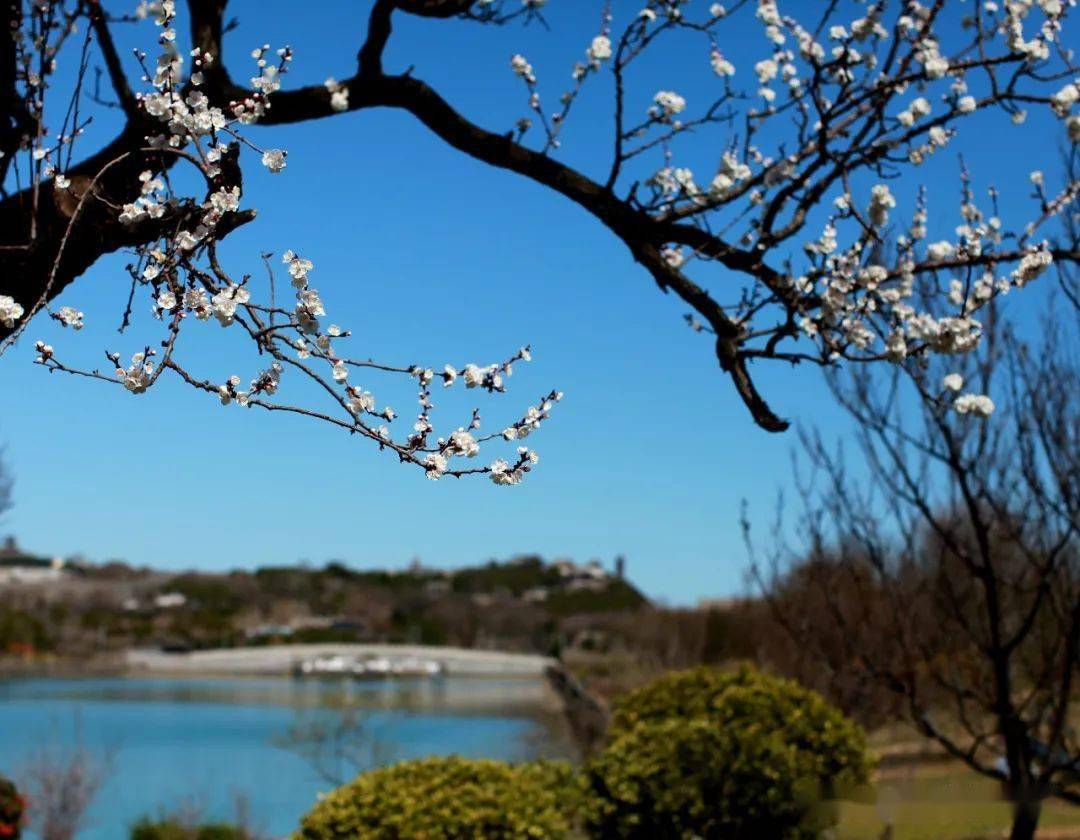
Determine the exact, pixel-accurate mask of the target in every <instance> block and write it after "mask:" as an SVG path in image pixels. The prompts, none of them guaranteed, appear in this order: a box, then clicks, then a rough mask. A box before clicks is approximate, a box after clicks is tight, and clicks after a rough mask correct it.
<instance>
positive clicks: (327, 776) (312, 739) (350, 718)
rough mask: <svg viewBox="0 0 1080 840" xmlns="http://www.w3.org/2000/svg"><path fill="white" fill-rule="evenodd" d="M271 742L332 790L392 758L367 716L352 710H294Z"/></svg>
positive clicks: (350, 708)
mask: <svg viewBox="0 0 1080 840" xmlns="http://www.w3.org/2000/svg"><path fill="white" fill-rule="evenodd" d="M274 742H275V744H276V745H277V746H279V747H281V748H282V749H286V750H289V751H291V752H294V753H296V754H297V755H299V756H300V757H301V758H303V759H304V760H305V761H306V762H307V763H308V764H309V765H310V766H311V768H312V769H313V770H314V771H315V773H316V774H318V776H319V778H320V779H322V780H323V781H326V782H329V783H330V784H332V785H333V786H334V787H340V786H341V785H343V784H345V783H346V782H348V781H350V780H351V779H353V778H354V777H355V776H356V775H357V774H358V773H361V772H363V771H364V770H369V769H371V768H372V767H378V766H380V765H383V764H387V763H388V762H389V761H390V760H392V759H393V754H394V753H393V746H392V745H391V744H390V743H389V741H388V740H387V739H386V738H385V736H383V735H381V734H380V733H379V731H378V726H376V725H373V723H372V719H371V714H370V713H368V712H365V711H364V710H362V709H357V708H354V707H348V708H343V709H338V710H329V709H315V710H297V712H296V716H295V720H294V721H293V723H292V725H291V726H290V727H289V728H288V729H287V730H286V731H285V732H283V733H281V735H280V736H278V737H276V738H275V741H274Z"/></svg>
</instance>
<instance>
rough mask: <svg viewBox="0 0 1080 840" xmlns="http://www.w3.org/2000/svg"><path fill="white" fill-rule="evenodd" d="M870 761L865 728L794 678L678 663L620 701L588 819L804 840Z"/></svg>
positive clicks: (629, 828) (593, 825) (615, 831)
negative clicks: (671, 671) (674, 670)
mask: <svg viewBox="0 0 1080 840" xmlns="http://www.w3.org/2000/svg"><path fill="white" fill-rule="evenodd" d="M870 768H871V762H870V759H869V756H868V754H867V751H866V736H865V734H864V733H863V732H862V730H861V729H860V728H859V727H858V726H856V725H855V724H854V723H852V722H851V721H849V720H847V719H846V718H844V716H843V715H842V714H841V713H840V712H839V711H838V710H836V709H835V708H833V707H832V706H830V705H829V704H828V703H826V702H825V700H823V699H822V698H821V697H820V696H819V695H817V694H816V693H814V692H812V691H809V690H808V689H805V688H803V687H802V686H800V685H798V684H797V683H794V682H791V681H789V680H783V679H779V678H776V677H771V676H768V675H766V674H762V673H761V672H759V671H756V670H754V669H752V668H742V669H740V670H738V671H734V672H730V673H724V672H720V671H716V670H714V669H707V668H701V669H696V670H692V671H685V672H679V673H674V674H671V675H669V676H666V677H663V678H661V679H659V680H657V681H655V682H653V683H651V684H649V685H647V686H645V687H643V688H641V689H638V690H637V691H634V692H631V693H630V694H628V695H626V696H625V697H624V698H623V699H622V700H621V701H619V702H618V703H617V704H616V707H615V710H614V714H613V719H612V727H611V730H610V734H609V742H608V744H607V746H606V748H605V749H604V750H603V752H602V753H601V754H600V755H599V756H598V757H596V758H595V759H594V760H593V761H591V762H590V763H589V765H588V767H587V770H586V773H587V776H588V785H589V789H590V793H591V796H590V807H589V809H588V812H589V813H588V822H589V826H590V829H591V830H592V832H593V833H594V834H596V835H597V836H600V837H630V838H639V837H640V838H645V837H649V838H684V837H702V838H725V840H727V839H728V838H730V839H731V840H741V838H758V837H770V838H778V840H779V839H780V838H783V840H796V839H798V840H802V838H812V837H816V836H818V834H820V833H821V831H822V830H823V829H825V828H827V827H828V826H830V825H833V824H834V823H835V819H836V814H835V808H834V807H833V806H831V805H830V804H829V803H828V800H832V799H834V798H835V797H837V796H842V795H844V794H846V793H851V792H853V791H854V790H855V789H856V788H857V787H858V786H860V785H864V784H865V783H866V782H867V781H868V777H869V772H870Z"/></svg>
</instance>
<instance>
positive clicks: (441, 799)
mask: <svg viewBox="0 0 1080 840" xmlns="http://www.w3.org/2000/svg"><path fill="white" fill-rule="evenodd" d="M580 801H581V791H580V782H579V781H578V779H577V777H576V774H575V773H574V771H573V770H572V768H571V767H570V766H569V765H567V764H563V763H558V762H533V763H528V764H519V765H512V764H506V763H504V762H499V761H486V760H469V759H464V758H458V757H450V758H426V759H421V760H417V761H405V762H402V763H400V764H395V765H393V766H391V767H385V768H382V769H379V770H373V771H371V772H368V773H364V774H362V775H360V776H359V777H358V778H357V779H355V780H354V781H353V782H351V783H349V784H347V785H345V786H343V787H340V788H338V789H337V790H335V791H334V792H333V793H331V794H330V795H329V796H327V797H326V798H325V799H323V800H322V801H321V802H320V803H319V804H318V805H316V806H315V808H314V809H312V811H311V812H310V813H308V814H307V816H305V817H304V818H303V820H302V821H301V823H300V831H299V833H298V834H297V835H296V837H297V838H303V840H342V839H343V838H349V840H376V838H378V840H390V838H393V840H409V839H410V838H417V840H419V838H423V840H458V838H470V839H471V838H485V840H486V839H487V838H491V840H510V839H511V838H552V839H553V840H558V838H562V837H566V836H567V835H568V834H569V833H570V831H571V829H572V828H573V825H574V820H575V817H576V812H577V810H578V807H579V805H580Z"/></svg>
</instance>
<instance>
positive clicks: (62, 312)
mask: <svg viewBox="0 0 1080 840" xmlns="http://www.w3.org/2000/svg"><path fill="white" fill-rule="evenodd" d="M53 317H54V318H55V319H56V320H57V321H59V322H60V323H61V324H63V325H64V326H65V327H71V328H72V329H73V330H76V331H78V330H81V329H82V328H83V318H85V317H86V316H85V315H84V314H83V313H82V312H80V311H79V310H78V309H75V308H74V307H71V306H61V307H60V308H59V309H57V310H56V312H55V313H54V314H53Z"/></svg>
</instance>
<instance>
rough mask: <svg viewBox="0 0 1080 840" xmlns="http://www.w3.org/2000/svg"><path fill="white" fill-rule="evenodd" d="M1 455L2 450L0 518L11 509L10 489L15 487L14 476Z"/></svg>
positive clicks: (0, 464)
mask: <svg viewBox="0 0 1080 840" xmlns="http://www.w3.org/2000/svg"><path fill="white" fill-rule="evenodd" d="M3 455H4V453H3V451H2V450H0V518H3V516H4V514H5V513H7V512H8V511H9V510H11V506H12V491H13V490H14V488H15V478H14V477H13V476H12V475H11V470H10V469H9V468H8V465H7V462H6V461H5V460H4V457H3Z"/></svg>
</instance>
